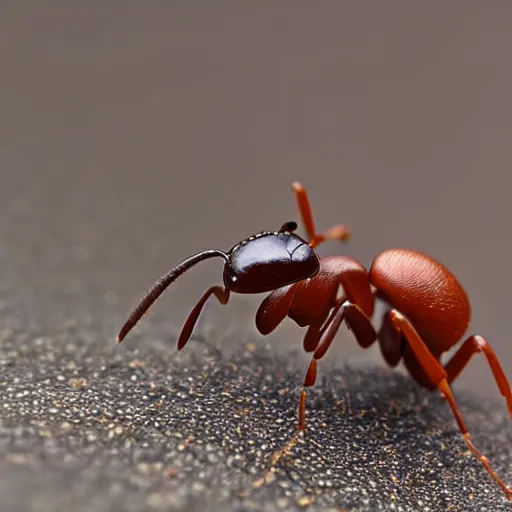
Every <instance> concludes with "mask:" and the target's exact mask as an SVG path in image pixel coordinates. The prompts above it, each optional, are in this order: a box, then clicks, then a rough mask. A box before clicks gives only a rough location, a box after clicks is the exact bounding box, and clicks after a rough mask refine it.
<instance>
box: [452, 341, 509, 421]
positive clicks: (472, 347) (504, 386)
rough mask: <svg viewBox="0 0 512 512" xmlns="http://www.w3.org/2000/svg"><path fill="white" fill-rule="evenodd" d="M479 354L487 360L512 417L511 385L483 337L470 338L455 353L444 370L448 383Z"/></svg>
mask: <svg viewBox="0 0 512 512" xmlns="http://www.w3.org/2000/svg"><path fill="white" fill-rule="evenodd" d="M479 353H480V354H481V353H483V354H484V356H485V357H486V358H487V362H488V363H489V366H490V368H491V370H492V373H493V375H494V379H495V380H496V384H497V385H498V388H499V390H500V393H501V394H502V395H503V396H504V398H505V400H506V401H507V407H508V412H509V414H510V416H512V392H511V390H510V384H509V382H508V380H507V377H506V376H505V372H504V371H503V368H502V367H501V364H500V362H499V360H498V357H497V356H496V354H495V353H494V350H493V349H492V347H491V345H490V344H489V342H488V341H487V340H486V339H485V338H483V337H482V336H470V337H469V338H468V339H467V340H466V341H465V342H464V343H463V344H462V346H461V347H460V348H459V350H457V352H455V354H454V355H453V357H452V358H451V359H450V361H449V362H448V363H447V364H445V366H444V369H445V371H446V373H447V374H448V382H453V381H454V380H455V379H456V378H457V377H458V376H459V374H460V372H461V371H462V370H463V369H464V368H465V366H466V365H467V364H468V363H469V361H470V360H471V358H472V357H473V355H475V354H479Z"/></svg>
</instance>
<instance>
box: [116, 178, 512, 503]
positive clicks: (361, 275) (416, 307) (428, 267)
mask: <svg viewBox="0 0 512 512" xmlns="http://www.w3.org/2000/svg"><path fill="white" fill-rule="evenodd" d="M293 188H294V190H295V194H296V199H297V202H298V207H299V211H300V214H301V217H302V220H303V223H304V226H305V229H306V233H307V236H308V238H309V242H307V241H306V240H304V239H302V238H301V237H299V236H298V235H296V234H295V233H294V231H295V230H296V229H297V224H296V223H295V222H287V223H286V224H284V225H283V226H282V227H281V229H279V231H276V232H263V233H259V234H257V235H254V236H251V237H250V238H248V239H246V240H244V241H242V242H240V243H238V244H237V245H235V246H234V247H233V248H232V249H231V250H230V251H229V252H227V253H226V252H224V251H220V250H217V249H211V250H207V251H203V252H200V253H198V254H195V255H193V256H190V257H189V258H187V259H185V260H183V261H182V262H181V263H180V264H178V265H177V266H176V267H175V268H174V269H172V270H171V271H170V272H168V273H167V274H166V275H165V276H163V277H162V278H161V279H159V280H158V281H157V283H156V284H155V285H154V286H153V288H152V289H151V290H150V291H149V292H148V293H147V294H146V296H145V297H144V298H143V299H142V301H141V303H140V304H139V306H137V308H135V310H134V311H133V312H132V314H131V315H130V317H129V319H128V320H127V322H126V323H125V325H124V326H123V327H122V329H121V331H120V332H119V335H118V338H117V340H118V342H121V341H122V340H123V338H124V337H125V336H126V335H127V334H128V332H129V331H130V330H131V329H132V327H133V326H134V325H135V324H136V323H137V322H138V321H139V319H140V318H141V317H142V315H143V314H144V313H145V312H146V311H147V309H148V308H149V307H150V306H151V305H152V304H153V303H154V302H155V300H156V299H157V298H158V297H159V296H160V295H161V294H162V293H163V291H164V290H165V289H166V288H167V287H168V286H169V285H170V284H171V283H172V282H173V281H175V280H176V279H177V278H178V277H179V276H181V275H182V274H183V273H184V272H186V271H187V270H189V269H190V268H191V267H192V266H194V265H196V264H197V263H199V262H201V261H203V260H206V259H208V258H213V257H221V258H223V259H224V261H225V265H224V286H212V287H210V288H208V290H206V292H205V293H204V294H203V296H202V297H201V298H200V299H199V301H198V302H197V304H196V305H195V306H194V308H193V309H192V311H191V312H190V314H189V316H188V318H187V320H186V322H185V324H184V326H183V329H182V331H181V333H180V336H179V338H178V349H179V350H181V349H183V347H184V346H185V344H186V343H187V341H188V340H189V338H190V336H191V334H192V331H193V329H194V326H195V324H196V322H197V319H198V318H199V315H200V313H201V310H202V309H203V306H204V304H205V302H206V301H207V300H208V298H209V297H210V296H211V295H215V297H216V298H217V299H218V300H219V302H220V303H221V304H227V302H228V300H229V296H230V292H235V293H245V294H252V293H262V292H269V291H271V292H272V293H270V294H269V295H268V296H267V297H266V298H265V299H264V300H263V302H262V304H261V305H260V307H259V309H258V312H257V314H256V326H257V328H258V330H259V332H260V333H261V334H263V335H267V334H269V333H271V332H272V331H273V330H274V329H276V328H277V327H278V325H279V324H280V323H281V322H282V321H283V320H284V319H285V318H286V317H287V316H288V317H289V318H291V319H292V320H293V321H295V322H296V323H297V324H298V325H299V326H300V327H307V331H306V333H305V336H304V341H303V343H304V350H305V351H306V352H312V358H311V362H310V364H309V367H308V370H307V372H306V377H305V379H304V384H303V390H302V392H301V398H300V406H299V419H298V429H299V431H300V430H304V429H305V426H306V422H305V406H306V391H305V388H307V387H310V386H313V385H314V384H315V381H316V373H317V361H318V360H319V359H321V358H322V357H324V356H325V354H326V352H327V350H328V349H329V347H330V345H331V343H332V341H333V339H334V337H335V336H336V334H337V332H338V330H339V328H340V326H341V324H342V323H343V322H344V321H345V322H346V324H347V326H348V327H349V329H350V330H351V331H352V332H353V334H354V336H355V338H356V340H357V342H358V343H359V345H360V346H361V347H363V348H368V347H370V345H372V344H373V343H374V342H375V341H377V340H378V342H379V346H380V349H381V352H382V355H383V357H384V359H385V361H386V362H387V364H388V365H389V366H391V367H395V366H396V365H397V364H398V363H399V362H400V360H401V359H402V360H403V362H404V365H405V367H406V369H407V370H408V372H409V374H410V375H411V377H412V378H413V379H414V380H415V381H416V382H417V383H418V384H420V385H421V386H423V387H425V388H428V389H431V390H433V389H435V388H437V389H438V390H439V391H440V393H441V395H442V397H443V398H445V399H446V400H447V401H448V403H449V405H450V407H451V409H452V411H453V414H454V415H455V418H456V420H457V423H458V425H459V429H460V431H461V433H462V434H463V436H464V439H465V441H466V443H467V445H468V447H469V449H470V450H471V451H472V452H473V454H475V455H476V456H477V457H478V458H479V459H480V460H481V462H482V463H483V464H484V466H485V467H486V469H487V471H488V472H489V473H490V475H491V476H492V477H493V478H494V480H495V481H496V482H497V483H498V484H499V485H500V486H501V487H502V489H503V490H504V491H505V493H506V495H507V496H508V498H509V499H512V491H511V490H510V489H509V488H508V487H507V486H506V485H505V484H504V483H503V482H502V481H501V480H500V478H499V477H498V476H497V475H496V473H495V472H494V470H493V469H492V468H491V466H490V464H489V462H488V460H487V458H486V457H485V456H484V455H482V454H481V453H480V452H479V451H478V450H477V449H476V448H475V446H474V445H473V443H472V442H471V439H470V436H469V433H468V431H467V428H466V425H465V423H464V420H463V418H462V415H461V413H460V411H459V409H458V407H457V404H456V402H455V398H454V396H453V394H452V391H451V388H450V384H451V383H452V382H453V381H454V380H455V379H456V378H457V377H458V375H459V374H460V373H461V371H462V370H463V369H464V367H465V366H466V365H467V364H468V363H469V361H470V360H471V357H472V356H473V355H474V354H476V353H483V354H484V356H485V357H486V358H487V361H488V363H489V366H490V368H491V370H492V372H493V375H494V378H495V380H496V383H497V386H498V388H499V390H500V392H501V394H502V395H503V396H504V397H505V399H506V401H507V406H508V410H509V413H510V415H511V416H512V392H511V388H510V384H509V383H508V380H507V378H506V376H505V373H504V372H503V369H502V367H501V365H500V363H499V361H498V358H497V356H496V354H495V353H494V351H493V349H492V348H491V346H490V344H489V343H488V341H487V340H486V339H485V338H483V337H482V336H478V335H473V336H470V337H469V338H467V339H466V340H465V341H464V343H463V344H462V345H461V346H460V348H459V349H458V351H457V352H456V353H455V355H454V356H453V357H452V358H451V359H450V361H449V362H448V363H447V364H445V365H443V364H441V361H440V358H441V355H442V354H443V352H446V351H448V350H449V349H451V348H452V347H453V346H454V345H455V344H457V343H458V342H459V341H461V339H462V336H463V335H464V333H465V332H466V330H467V328H468V326H469V322H470V316H471V306H470V303H469V300H468V296H467V294H466V292H465V291H464V289H463V288H462V286H461V285H460V283H459V282H458V280H457V279H456V277H455V276H454V275H453V274H452V273H451V272H450V271H449V270H448V269H447V268H445V267H444V266H443V265H442V264H441V263H439V262H438V261H436V260H435V259H433V258H431V257H430V256H427V255H426V254H423V253H421V252H418V251H414V250H410V249H387V250H384V251H382V252H380V253H379V254H378V255H377V256H376V257H375V259H374V261H373V263H372V265H371V268H370V271H369V272H367V270H366V269H365V267H364V266H363V265H362V264H361V263H359V262H358V261H356V260H354V259H353V258H350V257H348V256H328V257H325V258H322V259H320V258H319V257H318V255H317V253H316V251H315V248H316V247H318V245H320V244H321V243H322V242H324V241H325V240H348V238H349V237H350V233H349V230H348V229H347V227H346V226H343V225H336V226H333V227H331V228H330V229H328V230H327V231H326V232H324V233H322V234H317V232H316V229H315V224H314V220H313V215H312V211H311V206H310V203H309V199H308V195H307V192H306V190H305V188H304V187H303V186H302V185H301V184H300V183H294V184H293ZM372 286H373V287H374V289H375V291H372ZM340 291H342V292H343V293H342V295H341V296H339V292H340ZM376 299H380V300H382V301H384V302H385V303H387V305H388V306H389V309H388V311H386V313H385V314H384V317H383V321H382V325H381V328H380V330H379V332H378V333H377V332H376V330H375V329H374V327H373V325H372V323H371V317H372V314H373V311H374V305H375V300H376Z"/></svg>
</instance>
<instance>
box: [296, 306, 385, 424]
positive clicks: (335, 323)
mask: <svg viewBox="0 0 512 512" xmlns="http://www.w3.org/2000/svg"><path fill="white" fill-rule="evenodd" d="M343 321H345V322H346V323H347V325H348V327H349V328H350V329H351V330H352V332H353V333H354V336H355V337H356V340H357V342H358V343H359V345H361V347H363V348H368V347H369V346H370V345H372V344H373V342H374V341H375V340H376V339H377V333H376V332H375V329H374V327H373V325H372V322H371V319H370V317H369V316H368V315H367V314H366V313H365V312H364V311H363V310H362V309H361V308H360V307H359V306H358V305H357V304H353V303H352V302H350V301H348V300H346V301H344V302H340V303H338V304H337V305H336V307H335V308H334V310H333V312H332V314H331V315H330V317H329V320H328V321H327V323H326V324H325V325H324V326H323V327H322V329H321V332H320V341H319V343H318V346H317V347H316V349H315V351H314V352H313V357H312V358H311V362H310V363H309V367H308V370H307V372H306V377H305V379H304V385H303V389H302V392H301V397H300V405H299V422H298V429H299V430H304V429H305V428H306V389H305V388H307V387H311V386H313V385H314V384H315V382H316V366H317V361H318V360H319V359H322V357H324V356H325V354H326V352H327V350H328V349H329V347H330V346H331V344H332V342H333V340H334V338H335V336H336V334H337V332H338V331H339V329H340V327H341V324H342V323H343Z"/></svg>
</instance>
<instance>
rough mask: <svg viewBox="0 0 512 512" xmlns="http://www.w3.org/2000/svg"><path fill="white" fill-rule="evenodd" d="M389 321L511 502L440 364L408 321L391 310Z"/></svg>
mask: <svg viewBox="0 0 512 512" xmlns="http://www.w3.org/2000/svg"><path fill="white" fill-rule="evenodd" d="M390 319H391V321H392V323H393V325H394V326H395V328H397V329H398V330H399V331H400V332H401V333H402V334H403V336H405V338H406V340H407V343H408V344H409V346H410V348H411V349H412V351H413V353H414V355H415V356H416V359H417V361H418V363H419V364H420V366H421V368H422V370H423V371H424V372H425V374H426V375H427V377H428V378H429V379H430V380H431V381H432V383H433V384H434V385H435V386H436V387H437V388H438V389H439V391H440V393H441V396H442V397H443V398H445V399H446V400H447V401H448V404H449V405H450V407H451V409H452V412H453V414H454V416H455V419H456V420H457V423H458V425H459V430H460V431H461V433H462V435H463V436H464V440H465V441H466V444H467V445H468V448H469V449H470V450H471V451H472V452H473V454H474V455H476V456H477V457H478V458H479V459H480V461H481V462H482V464H483V465H484V466H485V468H486V469H487V471H488V473H489V474H490V475H491V476H492V477H493V478H494V480H495V481H496V483H497V484H498V485H499V486H500V487H501V488H502V489H503V490H504V491H505V493H506V495H507V497H508V498H509V499H511V500H512V491H511V490H510V489H509V488H508V487H507V486H506V485H505V483H504V482H502V481H501V480H500V478H499V477H498V475H497V474H496V473H495V472H494V470H493V469H492V467H491V465H490V464H489V461H488V460H487V457H485V456H484V455H483V454H482V453H480V452H479V451H478V450H477V449H476V447H475V446H474V444H473V443H472V441H471V438H470V435H469V433H468V430H467V427H466V424H465V422H464V420H463V418H462V415H461V413H460V411H459V408H458V407H457V403H456V402H455V397H454V396H453V393H452V390H451V388H450V384H449V383H448V374H447V372H446V371H445V369H444V368H443V366H442V365H441V363H440V362H439V361H438V360H437V359H436V358H435V357H434V356H433V355H432V353H431V352H430V350H429V349H428V347H427V346H426V345H425V342H424V341H423V340H422V339H421V337H420V335H419V334H418V333H417V332H416V329H414V327H413V325H412V324H411V323H410V321H409V320H407V319H406V318H405V317H404V316H403V315H402V314H401V313H399V312H398V311H396V310H391V311H390Z"/></svg>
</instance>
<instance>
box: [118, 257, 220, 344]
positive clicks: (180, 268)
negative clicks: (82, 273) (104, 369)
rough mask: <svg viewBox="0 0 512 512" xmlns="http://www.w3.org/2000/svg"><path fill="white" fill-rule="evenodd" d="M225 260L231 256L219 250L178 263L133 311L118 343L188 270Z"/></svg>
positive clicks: (122, 329) (120, 334) (120, 332)
mask: <svg viewBox="0 0 512 512" xmlns="http://www.w3.org/2000/svg"><path fill="white" fill-rule="evenodd" d="M216 257H221V258H223V259H224V260H225V261H226V263H227V262H228V261H229V256H228V255H227V254H226V253H225V252H224V251H221V250H219V249H209V250H207V251H203V252H199V253H197V254H194V255H192V256H189V257H188V258H186V259H184V260H183V261H182V262H181V263H178V265H176V267H174V268H173V269H172V270H170V271H169V272H167V274H165V275H164V276H162V277H161V278H160V279H159V280H158V281H157V282H156V283H155V284H154V285H153V287H152V288H151V290H149V291H148V292H147V293H146V295H145V296H144V298H143V299H142V300H141V301H140V303H139V305H138V306H137V307H136V308H135V309H134V310H133V311H132V313H131V315H130V318H128V320H127V321H126V323H125V324H124V325H123V327H122V328H121V330H120V331H119V334H118V335H117V342H118V343H121V341H123V339H124V338H125V336H126V335H127V334H128V333H129V332H130V331H131V330H132V328H133V327H134V326H135V324H136V323H137V322H138V321H139V320H140V319H141V317H142V315H144V313H145V312H146V311H147V310H148V309H149V308H150V307H151V305H152V304H153V303H154V302H155V301H156V299H158V297H160V295H162V293H163V292H164V291H165V289H166V288H167V287H168V286H169V285H170V284H171V283H173V282H174V281H176V279H178V277H180V276H181V275H182V274H184V273H185V272H186V271H187V270H190V269H191V268H192V267H193V266H194V265H197V264H198V263H200V262H201V261H204V260H207V259H209V258H216Z"/></svg>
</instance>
